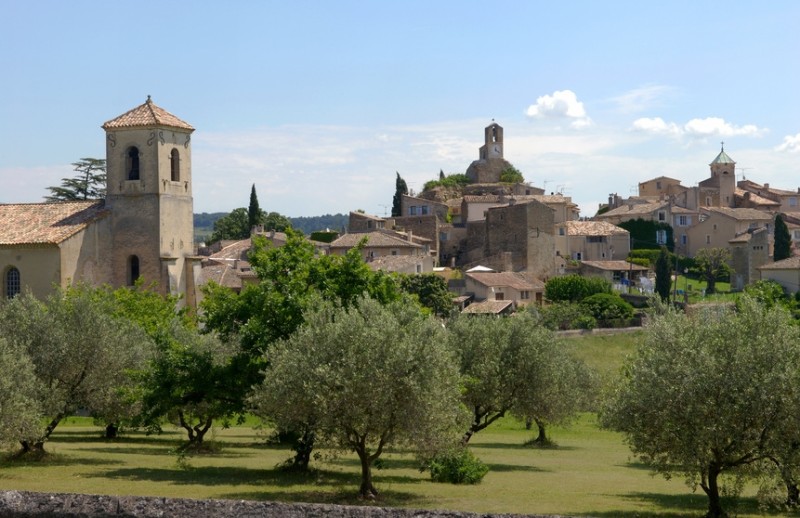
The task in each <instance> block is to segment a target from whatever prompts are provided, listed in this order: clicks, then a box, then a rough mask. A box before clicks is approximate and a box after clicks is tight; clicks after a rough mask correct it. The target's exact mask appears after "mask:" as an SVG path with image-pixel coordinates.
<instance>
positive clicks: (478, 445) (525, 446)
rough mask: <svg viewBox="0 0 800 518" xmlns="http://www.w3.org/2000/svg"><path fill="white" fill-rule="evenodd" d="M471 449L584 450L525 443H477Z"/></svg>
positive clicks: (572, 447)
mask: <svg viewBox="0 0 800 518" xmlns="http://www.w3.org/2000/svg"><path fill="white" fill-rule="evenodd" d="M469 447H470V448H475V449H480V448H487V449H496V450H526V451H537V450H555V451H577V450H580V449H583V448H577V447H575V446H560V445H556V446H548V447H545V448H542V447H538V446H535V445H533V446H532V445H530V444H523V443H508V442H476V443H475V444H470V445H469Z"/></svg>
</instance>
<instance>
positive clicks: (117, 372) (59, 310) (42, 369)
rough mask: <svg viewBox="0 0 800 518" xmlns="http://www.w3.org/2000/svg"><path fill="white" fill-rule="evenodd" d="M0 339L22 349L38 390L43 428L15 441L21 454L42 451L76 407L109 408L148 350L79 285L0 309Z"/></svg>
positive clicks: (142, 338)
mask: <svg viewBox="0 0 800 518" xmlns="http://www.w3.org/2000/svg"><path fill="white" fill-rule="evenodd" d="M0 336H3V337H5V339H6V340H8V341H9V342H11V343H12V344H14V345H16V346H17V347H22V348H24V349H25V352H26V353H27V355H28V357H29V359H30V361H31V363H32V364H33V367H34V372H35V375H36V378H37V383H38V385H39V387H41V392H40V394H39V405H40V407H41V410H42V415H43V416H45V417H46V418H47V425H46V426H45V428H44V430H42V429H39V430H38V432H37V433H36V434H35V435H32V436H27V437H21V438H20V442H21V444H22V447H23V451H26V452H27V451H31V450H43V449H44V442H45V441H46V440H47V439H48V437H49V436H50V434H51V433H52V432H53V430H54V429H55V428H56V427H57V426H58V424H59V423H60V422H61V420H62V419H64V418H65V417H67V416H69V415H71V414H72V413H74V412H75V411H76V410H77V409H78V408H85V409H88V410H89V411H91V412H92V413H95V414H99V415H102V414H103V413H104V412H105V411H106V409H107V408H108V406H109V405H115V404H116V403H117V401H118V388H119V387H120V385H121V383H122V381H121V380H124V379H125V377H126V376H127V372H128V371H129V369H136V368H137V367H141V366H143V365H144V362H145V361H146V360H147V358H148V357H149V355H150V353H151V351H152V342H150V340H149V339H148V337H147V336H146V335H145V334H144V333H143V332H142V331H141V330H140V329H139V328H138V327H137V326H135V325H134V324H132V323H131V322H128V321H126V320H124V319H120V318H117V317H114V316H113V315H112V314H111V308H110V307H109V306H108V304H107V303H106V302H105V299H104V298H102V297H98V296H97V294H96V291H95V290H94V289H92V288H87V287H84V286H76V287H72V288H67V289H64V290H58V291H57V292H55V293H54V294H53V295H51V296H49V297H48V298H47V299H45V300H44V301H40V300H38V299H36V298H34V297H33V295H30V294H22V295H20V296H18V297H15V298H14V299H12V300H10V301H8V302H7V303H5V304H3V305H0Z"/></svg>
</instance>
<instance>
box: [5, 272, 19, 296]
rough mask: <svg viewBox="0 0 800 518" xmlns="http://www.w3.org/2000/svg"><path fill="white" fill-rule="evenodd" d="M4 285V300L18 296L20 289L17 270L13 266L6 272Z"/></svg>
mask: <svg viewBox="0 0 800 518" xmlns="http://www.w3.org/2000/svg"><path fill="white" fill-rule="evenodd" d="M5 285H6V286H5V288H6V298H9V299H11V298H14V297H16V296H17V295H18V294H19V292H20V288H21V283H20V276H19V270H17V269H16V268H14V267H13V266H12V267H11V268H9V269H8V270H6V278H5Z"/></svg>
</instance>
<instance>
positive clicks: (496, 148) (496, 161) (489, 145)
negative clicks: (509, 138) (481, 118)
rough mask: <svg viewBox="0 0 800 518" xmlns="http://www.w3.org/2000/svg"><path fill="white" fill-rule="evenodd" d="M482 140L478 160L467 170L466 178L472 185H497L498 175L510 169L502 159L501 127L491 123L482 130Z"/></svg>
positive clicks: (508, 164) (509, 165)
mask: <svg viewBox="0 0 800 518" xmlns="http://www.w3.org/2000/svg"><path fill="white" fill-rule="evenodd" d="M483 140H484V143H483V145H482V146H481V147H480V149H479V150H478V157H479V158H478V160H475V161H474V162H472V163H471V164H470V165H469V167H468V168H467V177H468V178H469V179H470V181H471V182H472V183H498V182H499V181H500V173H502V172H503V171H505V170H506V169H508V168H509V167H511V164H510V163H509V162H508V161H506V160H505V159H504V158H503V127H502V126H500V125H499V124H497V123H496V122H492V123H491V124H489V125H488V126H486V128H485V129H484V136H483Z"/></svg>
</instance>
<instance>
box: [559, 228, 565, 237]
mask: <svg viewBox="0 0 800 518" xmlns="http://www.w3.org/2000/svg"><path fill="white" fill-rule="evenodd" d="M565 234H566V231H565V230H564V227H558V235H559V236H563V235H565Z"/></svg>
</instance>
